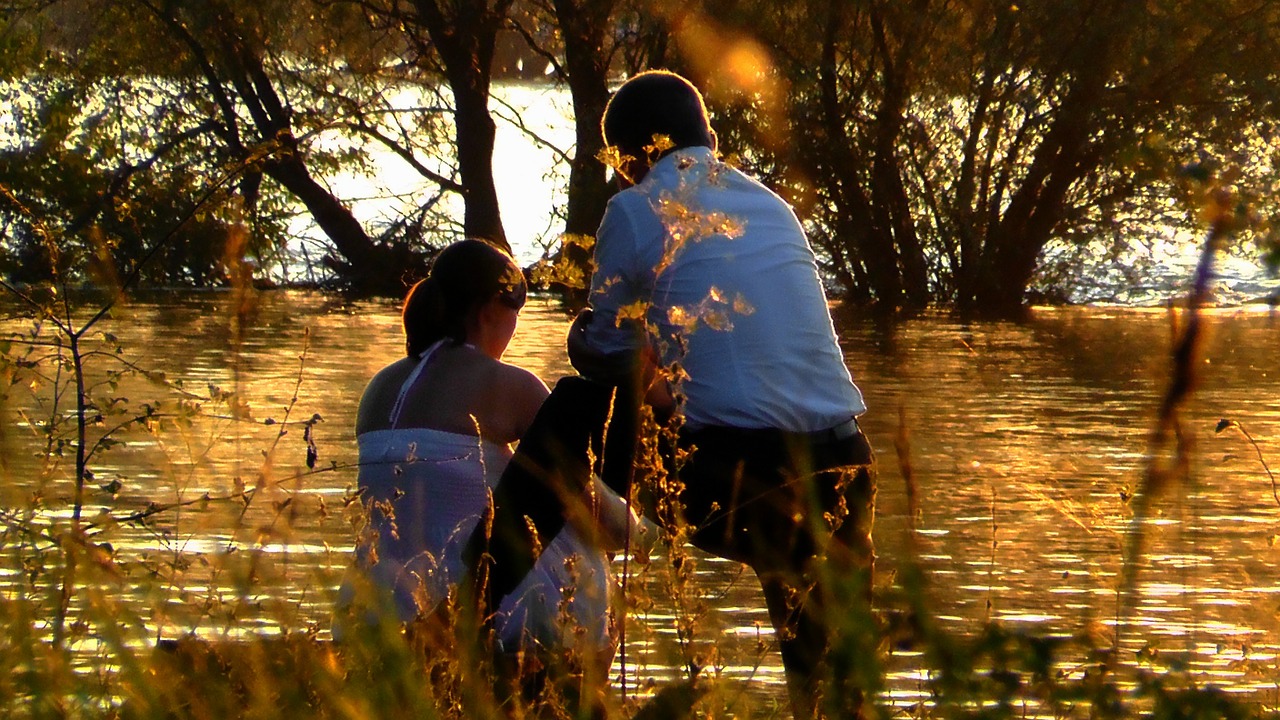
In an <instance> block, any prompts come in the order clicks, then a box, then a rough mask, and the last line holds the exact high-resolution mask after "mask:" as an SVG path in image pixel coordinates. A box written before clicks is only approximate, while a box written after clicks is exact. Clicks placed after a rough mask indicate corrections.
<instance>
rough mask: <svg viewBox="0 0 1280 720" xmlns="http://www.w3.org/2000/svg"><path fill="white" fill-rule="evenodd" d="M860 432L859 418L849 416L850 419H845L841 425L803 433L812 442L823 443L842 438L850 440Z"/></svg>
mask: <svg viewBox="0 0 1280 720" xmlns="http://www.w3.org/2000/svg"><path fill="white" fill-rule="evenodd" d="M858 432H859V429H858V419H857V418H849V419H848V420H845V421H844V422H842V423H840V424H839V425H836V426H834V427H829V428H827V429H826V430H816V431H814V432H810V433H803V435H804V437H805V438H806V439H807V440H808V441H809V442H810V443H811V444H813V445H822V444H824V443H834V442H840V441H841V440H848V439H849V438H851V437H853V436H854V435H857V434H858Z"/></svg>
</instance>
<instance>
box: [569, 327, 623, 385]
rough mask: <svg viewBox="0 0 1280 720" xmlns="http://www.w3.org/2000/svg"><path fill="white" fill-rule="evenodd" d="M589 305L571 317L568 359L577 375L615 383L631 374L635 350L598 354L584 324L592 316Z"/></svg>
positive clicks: (611, 383)
mask: <svg viewBox="0 0 1280 720" xmlns="http://www.w3.org/2000/svg"><path fill="white" fill-rule="evenodd" d="M594 317H595V316H594V313H592V311H591V308H586V309H584V310H583V311H582V312H580V313H578V317H576V318H574V320H573V325H571V326H570V327H569V337H568V340H567V343H566V344H567V345H568V349H569V362H570V364H572V365H573V369H574V370H577V371H578V374H579V375H582V376H583V377H585V378H588V379H590V380H595V381H597V382H602V383H607V384H610V385H617V384H619V383H621V382H622V381H624V380H627V379H628V378H630V377H631V376H632V373H634V372H635V369H636V360H637V358H636V353H632V352H621V353H602V352H600V351H599V350H597V349H595V348H594V347H592V346H591V344H590V342H589V341H588V340H587V326H589V325H590V324H591V322H592V320H593V319H594Z"/></svg>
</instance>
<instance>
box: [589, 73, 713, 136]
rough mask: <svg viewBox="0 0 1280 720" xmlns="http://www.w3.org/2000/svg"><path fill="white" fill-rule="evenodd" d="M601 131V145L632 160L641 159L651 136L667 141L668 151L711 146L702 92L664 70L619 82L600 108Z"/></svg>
mask: <svg viewBox="0 0 1280 720" xmlns="http://www.w3.org/2000/svg"><path fill="white" fill-rule="evenodd" d="M601 129H602V130H603V131H604V141H605V143H607V144H609V145H612V146H614V147H616V148H618V150H619V151H620V152H622V153H623V154H624V155H631V156H633V157H636V158H644V157H645V155H646V153H645V151H644V148H645V146H647V145H653V139H654V136H655V135H658V136H666V137H667V138H669V139H670V140H671V142H672V143H673V144H674V147H673V148H672V149H679V148H686V147H696V146H704V147H714V146H715V140H714V139H713V136H712V134H711V123H710V121H709V120H708V119H707V106H706V104H705V103H703V101H702V93H700V92H698V88H696V87H694V86H693V83H691V82H689V81H688V80H685V79H684V78H682V77H680V76H679V75H677V74H675V73H673V72H668V71H666V70H649V71H647V72H643V73H640V74H639V75H636V76H635V77H633V78H631V79H630V80H628V81H626V82H625V83H623V84H622V87H620V88H618V90H617V92H615V93H614V94H613V97H612V98H610V99H609V104H608V105H607V106H606V107H605V109H604V120H603V121H602V122H601Z"/></svg>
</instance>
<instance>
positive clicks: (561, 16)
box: [555, 0, 613, 235]
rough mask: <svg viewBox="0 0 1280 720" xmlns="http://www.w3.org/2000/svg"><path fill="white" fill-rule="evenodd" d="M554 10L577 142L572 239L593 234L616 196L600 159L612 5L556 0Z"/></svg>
mask: <svg viewBox="0 0 1280 720" xmlns="http://www.w3.org/2000/svg"><path fill="white" fill-rule="evenodd" d="M555 8H556V18H557V20H558V21H559V23H560V33H561V36H562V37H563V39H564V56H565V69H566V73H567V75H568V78H567V80H568V83H569V93H570V95H571V96H572V98H573V115H574V133H575V142H576V146H575V150H574V155H573V165H572V166H571V168H570V170H569V199H568V207H567V208H566V210H565V225H564V231H565V233H567V234H570V235H594V234H595V232H596V229H597V228H598V227H599V226H600V219H601V218H602V217H604V208H605V204H606V203H608V201H609V196H610V195H611V194H612V192H611V189H610V187H609V186H608V183H607V177H606V170H605V166H604V163H602V162H600V160H599V159H597V157H596V156H597V155H598V154H599V153H600V151H601V150H603V149H604V137H603V135H602V134H601V130H600V121H601V118H603V117H604V108H605V105H607V104H608V102H609V77H608V72H609V68H608V58H607V57H605V56H604V54H603V46H604V38H605V34H606V33H607V32H608V30H609V26H608V22H609V15H610V13H611V11H612V9H613V2H612V0H595V1H594V2H593V1H592V0H586V2H581V1H579V0H556V3H555Z"/></svg>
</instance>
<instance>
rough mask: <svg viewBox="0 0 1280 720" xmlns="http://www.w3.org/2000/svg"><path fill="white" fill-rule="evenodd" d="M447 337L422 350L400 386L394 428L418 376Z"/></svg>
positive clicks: (393, 411)
mask: <svg viewBox="0 0 1280 720" xmlns="http://www.w3.org/2000/svg"><path fill="white" fill-rule="evenodd" d="M446 339H447V338H442V339H440V340H437V341H435V343H434V344H433V345H431V347H429V348H427V349H426V350H424V351H423V352H422V355H420V356H419V360H418V364H417V365H415V366H414V368H413V372H411V373H409V377H407V378H405V381H404V384H403V385H401V386H400V394H399V395H397V396H396V404H395V405H393V406H391V418H390V423H391V427H392V428H393V429H394V428H395V427H396V425H399V424H400V413H401V411H403V410H404V401H405V398H407V397H408V396H409V391H410V390H411V389H413V385H414V383H416V382H418V377H419V376H421V375H422V371H423V370H425V369H426V367H427V365H428V364H430V363H431V357H432V356H433V355H435V354H436V350H439V349H440V346H441V345H444V342H445V340H446Z"/></svg>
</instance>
